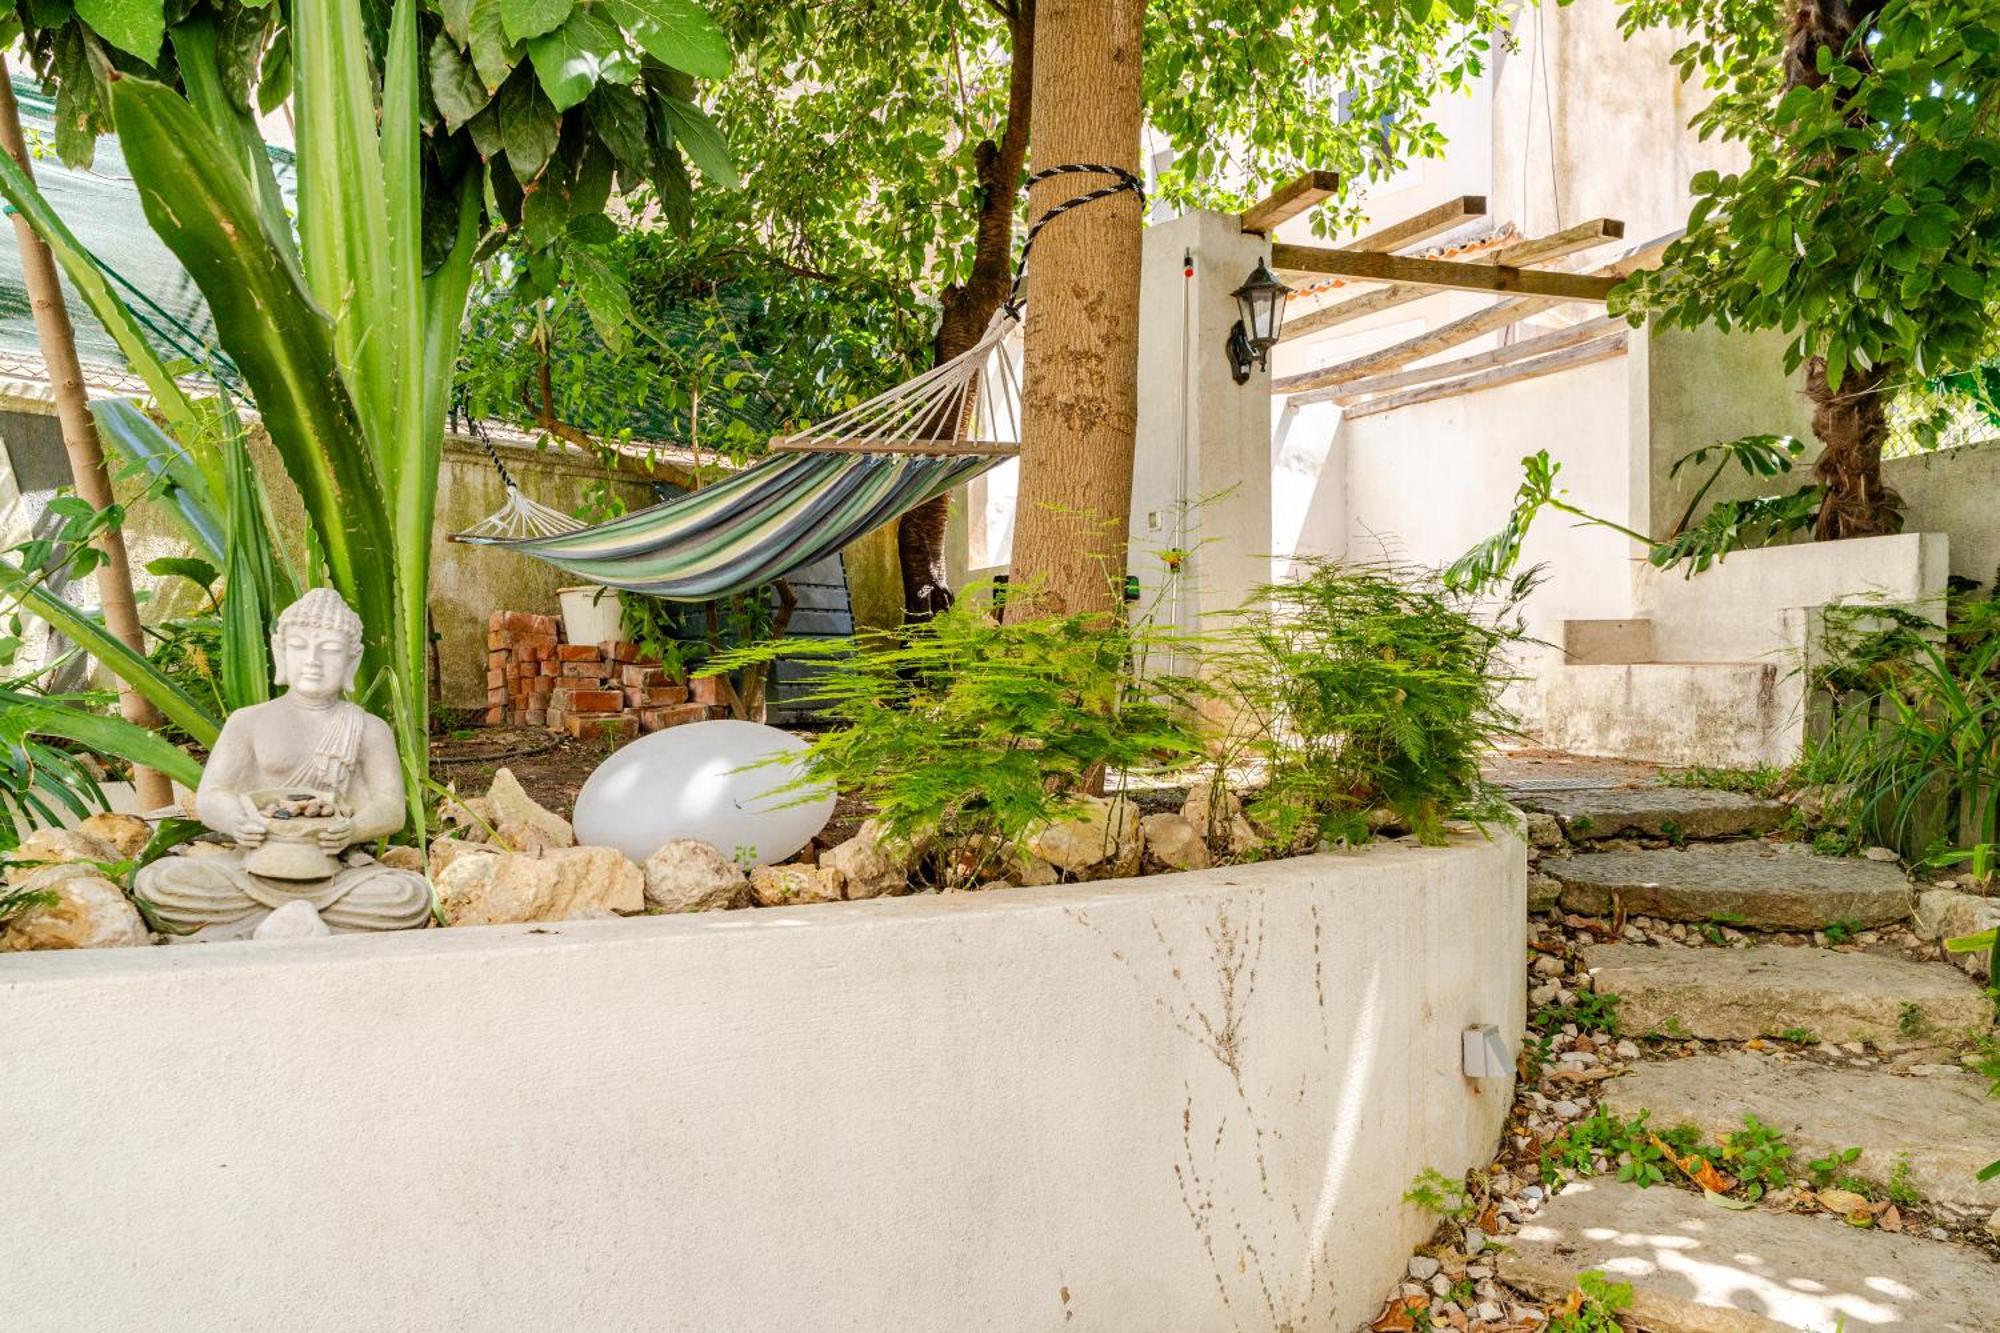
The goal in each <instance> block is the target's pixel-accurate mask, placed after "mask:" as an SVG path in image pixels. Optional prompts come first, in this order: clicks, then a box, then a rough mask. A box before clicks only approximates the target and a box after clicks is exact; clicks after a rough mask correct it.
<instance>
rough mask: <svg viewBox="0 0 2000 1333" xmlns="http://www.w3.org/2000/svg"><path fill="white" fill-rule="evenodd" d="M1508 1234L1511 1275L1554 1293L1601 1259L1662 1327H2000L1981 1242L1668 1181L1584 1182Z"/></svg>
mask: <svg viewBox="0 0 2000 1333" xmlns="http://www.w3.org/2000/svg"><path fill="white" fill-rule="evenodd" d="M1506 1245H1507V1248H1506V1249H1505V1250H1503V1251H1502V1252H1501V1254H1500V1260H1499V1267H1500V1275H1501V1276H1502V1277H1503V1278H1505V1279H1506V1280H1507V1281H1509V1282H1511V1283H1513V1284H1514V1285H1515V1286H1518V1287H1521V1288H1524V1289H1526V1290H1528V1291H1530V1292H1533V1293H1534V1294H1535V1295H1537V1296H1540V1297H1542V1298H1544V1299H1547V1300H1551V1301H1553V1300H1559V1299H1561V1297H1562V1296H1563V1295H1564V1294H1565V1293H1567V1292H1568V1291H1569V1290H1570V1288H1571V1287H1572V1286H1574V1285H1575V1282H1576V1275H1577V1274H1578V1273H1580V1272H1584V1271H1586V1270H1590V1269H1596V1270H1598V1271H1600V1272H1602V1273H1604V1274H1605V1275H1606V1276H1607V1277H1608V1278H1609V1279H1610V1280H1611V1281H1613V1282H1628V1283H1630V1284H1631V1286H1632V1294H1633V1298H1634V1299H1633V1309H1632V1311H1631V1314H1632V1316H1633V1317H1634V1319H1635V1320H1636V1321H1637V1323H1638V1325H1639V1326H1640V1327H1641V1328H1645V1329H1649V1330H1652V1333H1777V1331H1778V1330H1787V1329H1801V1330H1809V1331H1810V1333H1840V1331H1841V1330H1845V1333H1862V1330H1867V1331H1868V1333H1875V1330H1878V1329H1903V1330H1907V1331H1908V1333H2000V1299H1995V1293H1996V1292H2000V1264H1996V1263H1994V1262H1993V1261H1992V1260H1991V1259H1988V1258H1987V1257H1986V1256H1985V1255H1983V1254H1980V1253H1979V1252H1978V1251H1976V1250H1972V1249H1969V1248H1965V1247H1961V1246H1955V1245H1947V1244H1942V1243H1940V1242H1937V1241H1931V1240H1925V1239H1922V1238H1920V1237H1916V1236H1892V1235H1888V1234H1886V1233H1883V1232H1877V1231H1864V1230H1857V1229H1855V1228H1853V1227H1850V1226H1848V1225H1846V1224H1845V1223H1844V1222H1841V1221H1840V1220H1838V1219H1837V1218H1833V1217H1830V1216H1825V1217H1813V1216H1802V1215H1796V1214H1791V1213H1778V1212H1771V1211H1765V1210H1750V1211H1745V1212H1733V1211H1731V1210H1729V1209H1726V1208H1719V1207H1716V1206H1715V1205H1713V1204H1710V1203H1708V1202H1706V1201H1705V1200H1703V1198H1702V1197H1701V1196H1700V1195H1698V1194H1695V1193H1692V1192H1691V1191H1687V1190H1681V1189H1673V1188H1668V1187H1665V1186H1655V1187H1654V1188H1652V1189H1648V1190H1642V1189H1640V1188H1639V1187H1638V1186H1636V1185H1621V1184H1617V1183H1615V1182H1612V1181H1608V1180H1607V1181H1595V1180H1593V1181H1581V1182H1578V1183H1576V1184H1572V1185H1571V1186H1569V1187H1568V1188H1567V1189H1565V1190H1564V1191H1563V1192H1562V1193H1561V1194H1558V1195H1557V1196H1556V1197H1555V1198H1553V1199H1551V1200H1550V1201H1549V1203H1548V1205H1547V1206H1546V1207H1545V1208H1543V1209H1542V1211H1541V1213H1540V1214H1539V1215H1538V1216H1536V1217H1533V1218H1530V1219H1529V1220H1528V1221H1527V1223H1526V1224H1525V1225H1523V1226H1522V1228H1521V1231H1520V1233H1519V1234H1518V1235H1513V1236H1508V1237H1506Z"/></svg>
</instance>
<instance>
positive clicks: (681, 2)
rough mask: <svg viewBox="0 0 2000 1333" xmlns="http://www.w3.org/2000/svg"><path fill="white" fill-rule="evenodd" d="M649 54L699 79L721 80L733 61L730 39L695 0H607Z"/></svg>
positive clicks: (620, 22)
mask: <svg viewBox="0 0 2000 1333" xmlns="http://www.w3.org/2000/svg"><path fill="white" fill-rule="evenodd" d="M605 8H606V9H607V10H609V11H610V13H611V17H612V18H614V19H616V20H618V24H619V26H620V27H622V28H624V29H625V30H626V31H628V32H630V33H631V34H632V38H633V40H634V41H636V42H638V43H639V46H640V47H641V49H643V50H644V51H645V52H646V54H648V55H650V56H652V57H653V58H654V59H655V60H658V61H660V62H662V63H663V64H667V65H672V66H673V67H674V68H675V69H678V70H683V71H685V72H686V73H689V74H692V75H694V76H695V77H696V78H698V79H720V78H725V77H727V76H728V74H729V67H730V65H731V63H733V62H732V58H731V53H730V50H729V39H728V38H726V37H724V36H723V35H722V30H721V29H720V28H718V27H716V26H715V20H714V19H712V18H710V17H709V16H708V11H707V10H705V9H703V8H702V7H701V6H700V5H698V4H696V3H695V0H605Z"/></svg>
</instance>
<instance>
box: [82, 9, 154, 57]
mask: <svg viewBox="0 0 2000 1333" xmlns="http://www.w3.org/2000/svg"><path fill="white" fill-rule="evenodd" d="M76 14H77V17H78V18H80V19H82V20H83V21H84V22H85V23H88V24H89V25H90V28H91V31H93V32H95V33H96V34H97V35H98V36H99V37H102V38H103V39H104V40H105V41H107V42H109V43H111V44H112V45H113V46H115V47H117V48H118V49H119V50H120V51H123V52H125V53H126V54H127V55H132V56H137V57H138V58H139V59H141V60H143V61H145V62H146V63H147V64H148V65H150V64H153V63H154V62H156V61H157V60H159V58H160V38H161V37H162V36H163V35H164V34H165V33H166V26H167V16H166V7H165V6H164V5H163V4H162V3H161V0H77V4H76Z"/></svg>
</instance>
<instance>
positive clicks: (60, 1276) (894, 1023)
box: [0, 834, 1526, 1333]
mask: <svg viewBox="0 0 2000 1333" xmlns="http://www.w3.org/2000/svg"><path fill="white" fill-rule="evenodd" d="M1525 875H1526V862H1525V854H1524V850H1523V847H1522V844H1521V843H1520V841H1519V840H1518V839H1517V838H1512V837H1509V838H1506V839H1504V840H1501V841H1494V842H1487V841H1485V840H1483V839H1481V838H1480V837H1478V836H1477V835H1473V834H1465V835H1461V836H1460V837H1459V838H1458V839H1457V840H1456V841H1455V842H1454V843H1453V845H1451V846H1450V847H1447V848H1439V849H1418V848H1413V847H1408V846H1398V845H1390V846H1380V847H1375V848H1372V849H1370V850H1367V851H1364V852H1360V853H1354V854H1342V855H1337V856H1321V857H1313V858H1307V859H1300V860H1291V861H1278V862H1269V863H1264V864H1258V865H1246V866H1235V867H1230V868H1227V869H1221V870H1216V871H1212V872H1203V873H1199V874H1194V875H1182V876H1171V877H1160V878H1152V879H1146V880H1133V881H1124V882H1116V883H1107V884H1100V885H1089V886H1081V887H1070V888H1056V889H1040V890H1038V889H1015V890H1007V891H1004V892H993V893H985V894H961V895H953V896H948V897H922V898H904V899H893V900H880V901H875V902H868V903H852V904H832V905H826V906H821V907H802V908H797V909H777V910H767V911H759V912H740V913H715V914H708V915H701V916H692V917H689V916H671V917H652V918H642V919H634V920H628V921H604V922H574V923H567V924H561V925H550V926H543V927H491V928H462V929H456V930H449V931H427V932H423V933H418V934H409V935H401V936H384V937H376V938H365V937H352V936H350V937H340V938H333V939H323V940H316V941H298V942H287V943H270V944H260V945H251V944H239V945H209V946H187V947H170V948H161V949H138V950H103V951H92V952H77V953H64V954H58V953H47V954H32V955H16V956H13V957H10V958H8V959H6V960H5V962H4V966H0V1067H4V1068H5V1069H6V1071H7V1077H6V1079H5V1080H4V1082H0V1123H4V1124H6V1126H7V1127H8V1133H9V1137H10V1140H11V1141H12V1143H13V1144H14V1145H15V1147H14V1151H13V1152H12V1153H11V1154H10V1160H9V1164H8V1182H7V1205H6V1207H5V1208H0V1271H4V1272H5V1273H6V1274H7V1280H6V1281H5V1282H4V1283H0V1327H5V1328H7V1329H9V1330H18V1331H19V1333H31V1331H32V1330H43V1329H61V1330H65V1333H77V1331H83V1330H98V1329H105V1330H110V1329H117V1330H125V1329H133V1328H158V1329H169V1328H172V1329H182V1328H286V1329H292V1330H316V1329H355V1328H399V1329H417V1328H421V1329H440V1330H448V1329H480V1330H492V1329H537V1330H539V1329H554V1328H579V1329H613V1328H633V1329H637V1328H645V1329H660V1330H669V1329H671V1330H688V1331H689V1333H728V1331H729V1330H745V1331H746V1333H749V1331H754V1333H769V1331H770V1330H806V1329H810V1330H813V1331H814V1333H842V1331H845V1330H851V1331H852V1333H884V1330H891V1329H893V1330H899V1331H907V1333H930V1331H934V1333H974V1331H975V1330H994V1331H995V1333H1002V1331H1004V1333H1025V1331H1028V1330H1043V1329H1045V1330H1049V1331H1050V1333H1056V1331H1057V1330H1061V1331H1062V1333H1095V1331H1102V1333H1132V1331H1133V1330H1138V1329H1161V1330H1165V1329H1172V1330H1175V1333H1205V1331H1207V1330H1216V1331H1217V1333H1221V1331H1222V1330H1232V1331H1239V1333H1240V1331H1243V1330H1276V1329H1279V1328H1286V1329H1290V1330H1292V1331H1293V1333H1349V1330H1351V1329H1353V1328H1354V1327H1355V1326H1356V1325H1357V1324H1358V1323H1360V1322H1362V1321H1364V1320H1366V1319H1368V1318H1371V1317H1372V1316H1373V1315H1374V1313H1375V1311H1376V1309H1377V1308H1378V1303H1379V1302H1380V1300H1381V1299H1382V1297H1383V1294H1384V1293H1385V1292H1387V1291H1388V1290H1389V1289H1390V1288H1391V1286H1392V1285H1393V1282H1394V1279H1395V1278H1396V1276H1397V1275H1398V1274H1399V1273H1400V1272H1401V1271H1402V1268H1403V1265H1404V1263H1405V1261H1406V1259H1407V1257H1408V1254H1409V1249H1410V1246H1411V1245H1412V1244H1413V1243H1414V1242H1416V1241H1417V1240H1419V1239H1420V1238H1421V1237H1422V1236H1423V1235H1424V1234H1425V1233H1427V1232H1428V1231H1429V1229H1430V1227H1431V1222H1432V1219H1430V1218H1429V1217H1427V1216H1424V1215H1422V1214H1421V1213H1419V1212H1418V1211H1417V1210H1416V1209H1414V1208H1412V1207H1411V1206H1409V1205H1407V1204H1405V1203H1403V1202H1402V1201H1401V1196H1402V1194H1403V1192H1404V1190H1405V1189H1406V1188H1408V1185H1409V1181H1410V1178H1411V1177H1412V1176H1413V1175H1415V1174H1416V1173H1417V1172H1419V1171H1420V1170H1422V1169H1423V1168H1425V1167H1427V1166H1428V1167H1435V1168H1437V1169H1438V1170H1440V1171H1443V1172H1444V1173H1446V1174H1447V1175H1455V1174H1457V1173H1458V1172H1460V1171H1463V1170H1465V1169H1467V1168H1468V1167H1470V1166H1472V1165H1474V1164H1476V1163H1479V1162H1484V1161H1485V1160H1487V1157H1488V1154H1489V1153H1490V1152H1491V1151H1492V1149H1493V1147H1494V1145H1495V1143H1496V1141H1497V1139H1498V1136H1499V1133H1500V1130H1501V1126H1502V1124H1503V1121H1504V1117H1505V1114H1506V1110H1507V1106H1508V1102H1509V1095H1510V1090H1509V1088H1508V1087H1507V1086H1506V1084H1505V1083H1504V1082H1491V1083H1482V1084H1475V1083H1473V1082H1471V1081H1469V1080H1467V1079H1465V1078H1464V1077H1463V1076H1462V1074H1461V1072H1460V1038H1459V1034H1460V1030H1461V1029H1462V1028H1463V1027H1464V1026H1465V1025H1467V1024H1470V1023H1476V1022H1491V1023H1497V1024H1499V1025H1500V1027H1501V1029H1502V1031H1503V1032H1505V1033H1507V1034H1508V1035H1509V1040H1510V1042H1511V1041H1517V1040H1518V1037H1519V1034H1520V1033H1521V1030H1522V1026H1523V1018H1524V1015H1523V999H1522V993H1521V985H1520V960H1521V951H1522V949H1523V947H1524V939H1523V931H1524V922H1525V919H1526V914H1525Z"/></svg>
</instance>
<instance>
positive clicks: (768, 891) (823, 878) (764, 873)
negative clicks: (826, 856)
mask: <svg viewBox="0 0 2000 1333" xmlns="http://www.w3.org/2000/svg"><path fill="white" fill-rule="evenodd" d="M846 887H847V876H846V875H844V874H842V873H841V872H840V871H839V870H837V869H835V868H834V867H832V866H802V865H779V866H758V867H757V868H756V869H754V870H752V871H751V872H750V896H751V897H752V898H753V899H755V900H756V902H757V905H758V906H759V907H787V906H790V905H792V904H794V903H837V902H839V901H840V900H841V898H843V897H844V896H845V892H846Z"/></svg>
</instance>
